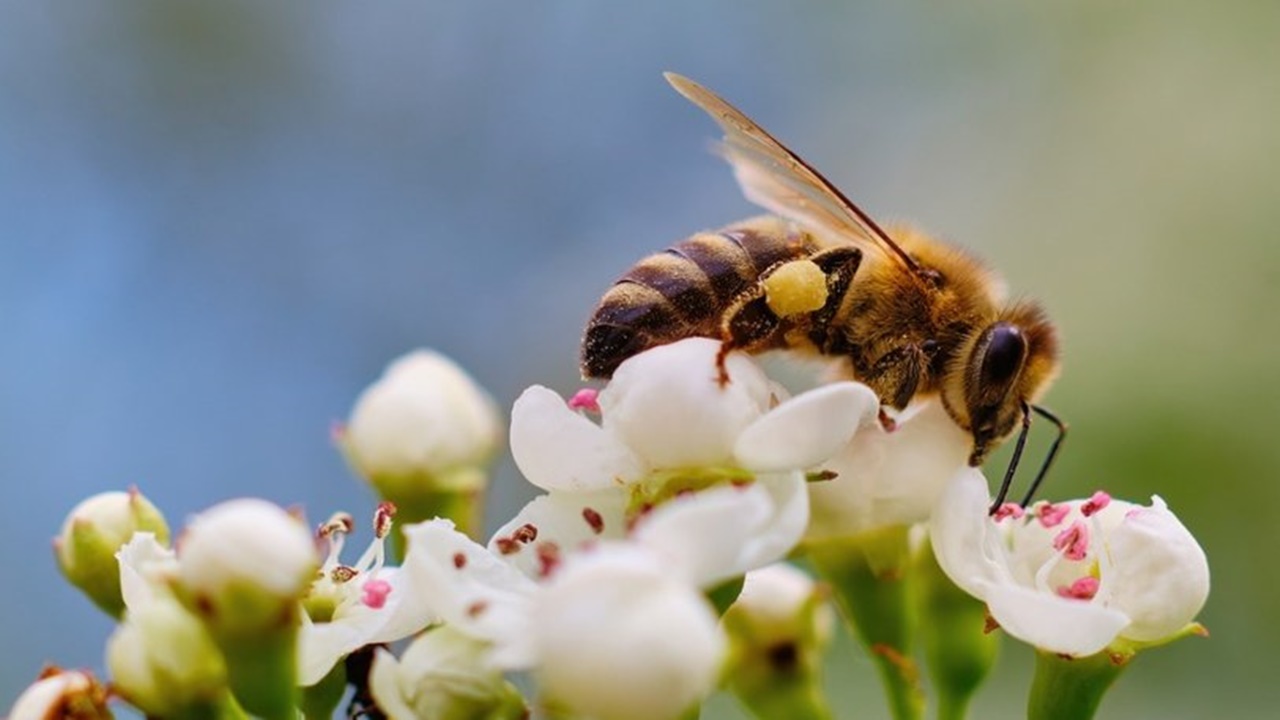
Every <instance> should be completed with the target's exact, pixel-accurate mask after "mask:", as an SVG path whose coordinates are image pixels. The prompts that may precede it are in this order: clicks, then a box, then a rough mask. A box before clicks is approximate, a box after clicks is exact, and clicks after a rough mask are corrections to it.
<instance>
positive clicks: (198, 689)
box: [107, 595, 228, 720]
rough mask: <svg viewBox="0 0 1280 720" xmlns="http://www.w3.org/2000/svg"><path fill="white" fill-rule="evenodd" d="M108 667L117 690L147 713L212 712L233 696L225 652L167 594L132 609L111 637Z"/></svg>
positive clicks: (168, 715) (200, 714) (180, 715)
mask: <svg viewBox="0 0 1280 720" xmlns="http://www.w3.org/2000/svg"><path fill="white" fill-rule="evenodd" d="M107 669H108V670H110V672H111V682H112V687H113V688H114V689H115V691H116V692H117V693H119V695H120V696H121V697H123V698H124V699H126V700H128V701H129V702H130V703H132V704H133V705H135V706H136V707H137V708H138V709H139V710H142V711H143V712H144V713H146V714H147V716H148V717H165V718H177V719H178V720H182V719H183V718H193V719H194V718H202V717H210V716H212V715H214V714H216V708H217V707H218V706H220V705H221V704H223V703H224V702H226V701H227V700H228V698H227V696H226V693H227V668H226V664H225V663H224V662H223V659H222V653H220V652H219V651H218V648H217V646H216V645H214V642H213V638H212V637H210V636H209V633H208V631H206V630H205V627H204V625H203V624H202V623H201V622H200V620H199V619H198V618H196V617H195V616H194V615H192V614H191V613H189V612H188V611H187V610H186V609H185V608H183V607H182V605H181V604H179V603H178V602H177V600H175V599H173V598H172V597H170V596H168V595H156V596H154V597H153V599H151V600H150V601H148V602H147V603H145V604H143V605H142V606H141V607H131V608H130V609H129V613H128V615H127V617H126V618H125V621H124V623H123V624H121V625H120V626H119V627H118V628H117V629H116V631H115V633H114V634H112V636H111V638H110V640H108V641H107Z"/></svg>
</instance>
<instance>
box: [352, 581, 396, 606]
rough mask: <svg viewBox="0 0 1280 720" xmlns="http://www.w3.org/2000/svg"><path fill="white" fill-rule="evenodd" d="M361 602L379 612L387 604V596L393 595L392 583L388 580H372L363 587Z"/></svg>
mask: <svg viewBox="0 0 1280 720" xmlns="http://www.w3.org/2000/svg"><path fill="white" fill-rule="evenodd" d="M360 590H361V591H362V592H361V595H360V602H362V603H364V604H365V605H366V606H368V607H371V608H373V609H374V610H379V609H381V608H382V606H384V605H386V604H387V596H388V595H390V594H391V583H389V582H387V581H386V580H377V579H374V580H370V581H369V582H367V583H365V584H364V585H363V586H361V588H360Z"/></svg>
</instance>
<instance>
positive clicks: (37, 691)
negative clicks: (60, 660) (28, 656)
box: [8, 668, 111, 720]
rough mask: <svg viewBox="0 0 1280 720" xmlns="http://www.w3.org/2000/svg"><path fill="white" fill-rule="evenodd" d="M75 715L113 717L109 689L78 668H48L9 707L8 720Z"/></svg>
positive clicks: (82, 716) (75, 716)
mask: <svg viewBox="0 0 1280 720" xmlns="http://www.w3.org/2000/svg"><path fill="white" fill-rule="evenodd" d="M63 717H74V718H83V719H84V720H92V719H93V718H110V717H111V711H110V710H108V709H107V690H106V688H104V687H103V686H102V685H101V684H100V683H99V682H98V681H97V679H96V678H94V677H93V675H92V674H90V673H88V672H85V671H79V670H58V669H56V668H50V669H47V670H45V672H43V673H42V674H41V676H40V679H39V680H37V681H35V682H34V683H32V684H31V685H30V686H28V687H27V689H26V690H23V691H22V694H21V695H19V696H18V699H17V700H15V701H14V703H13V707H12V708H10V710H9V715H8V719H9V720H47V719H48V718H63Z"/></svg>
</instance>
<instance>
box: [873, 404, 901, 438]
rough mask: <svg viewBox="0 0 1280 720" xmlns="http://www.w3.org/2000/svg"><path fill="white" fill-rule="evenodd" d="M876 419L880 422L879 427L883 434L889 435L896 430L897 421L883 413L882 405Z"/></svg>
mask: <svg viewBox="0 0 1280 720" xmlns="http://www.w3.org/2000/svg"><path fill="white" fill-rule="evenodd" d="M878 419H879V420H880V427H881V428H883V429H884V431H885V432H887V433H891V432H893V431H894V430H897V429H898V421H897V420H894V419H893V418H891V417H889V413H887V412H885V409H884V406H883V405H881V406H880V415H879V418H878Z"/></svg>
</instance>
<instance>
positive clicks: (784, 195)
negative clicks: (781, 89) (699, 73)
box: [664, 72, 913, 267]
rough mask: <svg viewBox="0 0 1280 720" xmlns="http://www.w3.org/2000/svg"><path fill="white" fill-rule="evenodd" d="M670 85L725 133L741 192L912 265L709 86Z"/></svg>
mask: <svg viewBox="0 0 1280 720" xmlns="http://www.w3.org/2000/svg"><path fill="white" fill-rule="evenodd" d="M664 76H665V77H666V79H667V82H669V83H671V86H672V87H674V88H675V89H676V91H677V92H679V93H680V94H681V95H683V96H685V97H686V98H688V99H689V101H690V102H692V103H693V104H694V105H697V106H698V107H700V108H702V110H703V111H704V112H706V113H707V114H708V115H710V116H711V118H712V119H713V120H715V121H716V123H717V124H718V125H719V126H720V128H721V129H722V130H724V133H725V137H724V142H723V143H722V144H721V145H720V146H719V147H718V150H719V151H720V154H721V155H723V156H724V158H725V160H727V161H728V162H729V164H730V165H732V166H733V173H734V176H735V177H736V178H737V180H738V184H739V185H740V186H741V187H742V192H743V194H744V195H746V197H747V199H748V200H750V201H751V202H753V203H755V204H757V205H759V206H761V207H763V208H764V209H766V210H768V211H769V212H772V213H775V214H777V215H781V216H782V217H785V218H788V219H790V220H794V221H795V222H798V223H800V224H801V225H805V226H809V227H810V228H812V229H816V230H822V231H825V234H829V235H831V236H833V237H837V238H842V239H846V240H847V241H850V242H853V243H855V244H858V245H862V246H874V247H875V248H876V249H877V250H878V251H880V252H884V253H887V254H888V255H890V256H894V257H897V258H899V259H900V260H902V261H903V262H904V263H906V264H907V265H908V266H909V267H910V266H912V265H913V263H912V262H911V261H910V260H909V259H908V258H907V256H906V254H905V253H904V252H903V251H902V249H901V248H899V247H898V246H897V245H896V244H895V243H894V242H893V241H892V240H890V239H889V238H888V237H887V236H886V235H885V234H884V233H883V231H881V230H880V229H879V228H877V227H876V226H875V224H874V222H873V221H872V220H871V219H870V218H869V217H867V215H866V213H863V212H862V211H861V210H860V209H858V208H857V207H856V206H855V205H854V204H853V203H852V202H850V201H849V199H848V198H846V197H845V196H844V195H843V194H842V193H841V192H840V191H839V190H837V189H836V188H835V187H834V186H833V185H832V184H831V183H830V182H828V181H827V179H826V178H824V177H822V175H821V174H819V173H818V171H817V170H814V169H813V168H812V167H811V166H810V165H809V164H808V163H806V162H805V161H804V160H801V159H800V157H799V156H797V155H796V154H795V153H793V152H791V151H790V150H788V149H787V148H786V146H784V145H783V144H782V143H780V142H778V141H777V140H776V139H775V138H774V137H773V136H772V135H770V134H769V133H768V132H767V131H766V130H765V129H764V128H762V127H760V126H759V125H757V124H756V123H755V121H754V120H752V119H751V118H749V117H747V116H746V115H744V114H743V113H742V112H741V111H740V110H738V109H737V108H735V107H734V106H732V105H730V104H729V103H728V102H726V101H725V100H724V99H723V98H721V97H720V96H719V95H716V94H715V93H713V92H711V91H710V90H708V89H707V88H705V87H703V86H702V85H699V84H698V83H696V82H694V81H693V80H690V79H689V78H687V77H684V76H682V75H677V74H676V73H671V72H669V73H665V74H664Z"/></svg>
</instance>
